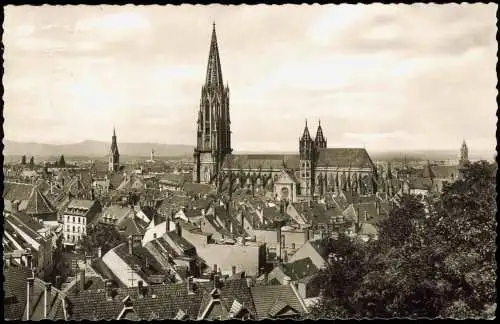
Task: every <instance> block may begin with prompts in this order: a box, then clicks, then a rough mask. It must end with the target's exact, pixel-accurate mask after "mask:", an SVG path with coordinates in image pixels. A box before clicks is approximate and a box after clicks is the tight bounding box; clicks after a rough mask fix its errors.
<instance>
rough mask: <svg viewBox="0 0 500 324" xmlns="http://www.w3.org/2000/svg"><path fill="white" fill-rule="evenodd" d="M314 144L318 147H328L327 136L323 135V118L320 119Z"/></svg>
mask: <svg viewBox="0 0 500 324" xmlns="http://www.w3.org/2000/svg"><path fill="white" fill-rule="evenodd" d="M314 145H315V146H316V148H317V149H325V148H326V138H325V136H324V135H323V129H322V128H321V120H320V121H318V130H317V131H316V137H315V138H314Z"/></svg>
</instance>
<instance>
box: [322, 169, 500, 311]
mask: <svg viewBox="0 0 500 324" xmlns="http://www.w3.org/2000/svg"><path fill="white" fill-rule="evenodd" d="M496 168H497V167H496V165H492V164H489V163H487V162H484V161H482V162H477V163H474V164H469V165H467V166H465V168H464V169H463V170H462V175H463V176H462V179H460V180H457V181H456V182H454V183H452V184H449V185H446V186H445V187H444V189H443V192H442V194H441V195H440V197H439V198H438V199H434V198H431V199H428V200H424V201H423V202H422V201H421V200H420V199H418V198H416V197H412V196H404V197H403V198H402V199H401V203H400V204H399V206H398V207H397V208H395V209H394V210H393V211H392V212H391V213H390V216H389V217H388V219H387V220H385V221H384V222H382V224H381V225H380V231H379V237H380V240H379V241H378V242H377V243H375V244H373V245H371V246H369V247H368V248H367V250H365V253H366V254H365V257H364V258H359V257H356V255H361V254H359V251H360V250H359V249H352V250H351V254H350V255H351V257H350V259H351V260H352V258H353V257H354V259H355V260H357V264H356V265H355V266H354V267H353V266H350V265H349V264H346V263H345V262H344V263H335V267H329V268H328V270H327V271H326V273H325V274H326V276H325V278H324V280H323V281H322V285H324V286H325V287H326V288H327V289H328V290H327V291H326V292H325V294H324V297H323V298H321V300H320V302H319V304H318V305H317V306H316V309H315V310H314V311H313V313H315V314H319V315H321V314H323V315H326V316H328V315H329V314H330V315H332V314H333V315H335V314H337V315H339V316H343V315H345V316H349V317H351V316H352V317H382V318H388V317H411V318H419V317H437V316H444V317H460V318H473V317H483V318H484V317H488V318H492V317H493V316H494V315H495V307H496V304H495V301H496V290H495V280H496V274H495V268H496V266H495V250H496V245H495V225H496V224H495V214H496V210H497V209H496V208H497V207H496V201H495V198H496V188H495V185H496V181H495V174H496ZM344 245H345V246H348V245H346V244H344ZM336 248H338V247H336ZM348 251H349V250H347V252H348ZM356 251H358V252H356ZM361 251H362V250H361ZM354 252H356V253H354ZM348 255H349V254H348Z"/></svg>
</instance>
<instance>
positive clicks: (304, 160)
mask: <svg viewBox="0 0 500 324" xmlns="http://www.w3.org/2000/svg"><path fill="white" fill-rule="evenodd" d="M299 155H300V188H301V193H302V195H303V196H305V197H310V196H311V195H312V188H313V183H312V179H313V178H314V175H313V174H312V169H313V165H312V164H313V160H314V141H313V139H312V138H311V134H309V128H308V127H307V120H306V126H305V127H304V132H303V133H302V137H301V138H300V140H299Z"/></svg>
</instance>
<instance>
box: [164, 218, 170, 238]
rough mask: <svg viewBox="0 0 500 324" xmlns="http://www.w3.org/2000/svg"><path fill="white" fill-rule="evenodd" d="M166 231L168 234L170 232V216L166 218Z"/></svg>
mask: <svg viewBox="0 0 500 324" xmlns="http://www.w3.org/2000/svg"><path fill="white" fill-rule="evenodd" d="M165 230H166V231H167V233H168V232H170V217H169V216H168V214H167V216H166V217H165Z"/></svg>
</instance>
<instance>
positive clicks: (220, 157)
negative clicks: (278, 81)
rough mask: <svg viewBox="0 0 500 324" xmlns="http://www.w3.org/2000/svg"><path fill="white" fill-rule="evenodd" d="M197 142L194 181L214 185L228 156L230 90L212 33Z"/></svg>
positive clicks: (201, 100) (214, 34)
mask: <svg viewBox="0 0 500 324" xmlns="http://www.w3.org/2000/svg"><path fill="white" fill-rule="evenodd" d="M196 135H197V141H196V148H195V150H194V170H193V181H194V182H198V183H213V182H214V180H216V178H217V176H218V174H219V172H220V170H221V168H222V164H223V163H224V158H225V157H226V156H227V155H229V154H231V152H232V149H231V127H230V119H229V87H228V86H227V85H226V86H224V83H223V79H222V68H221V63H220V57H219V48H218V44H217V35H216V32H215V23H214V24H213V29H212V39H211V41H210V51H209V54H208V65H207V74H206V78H205V84H204V85H203V86H202V88H201V99H200V109H199V111H198V121H197V134H196Z"/></svg>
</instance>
